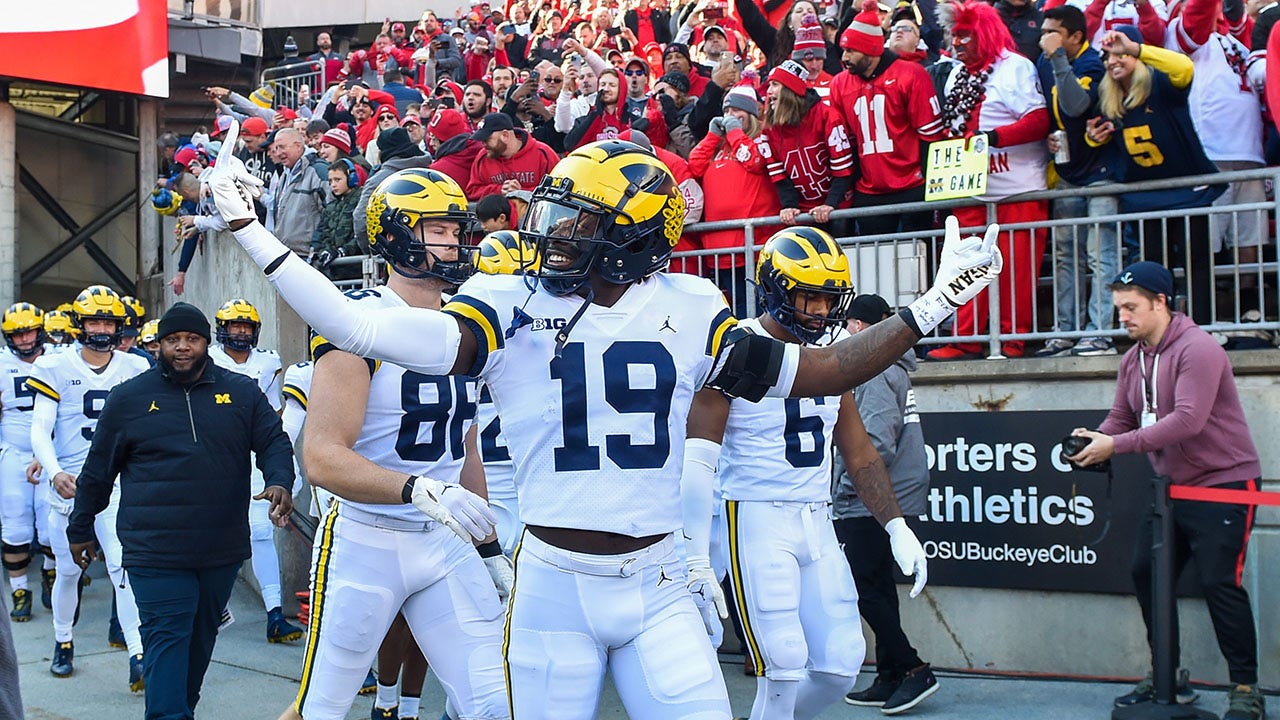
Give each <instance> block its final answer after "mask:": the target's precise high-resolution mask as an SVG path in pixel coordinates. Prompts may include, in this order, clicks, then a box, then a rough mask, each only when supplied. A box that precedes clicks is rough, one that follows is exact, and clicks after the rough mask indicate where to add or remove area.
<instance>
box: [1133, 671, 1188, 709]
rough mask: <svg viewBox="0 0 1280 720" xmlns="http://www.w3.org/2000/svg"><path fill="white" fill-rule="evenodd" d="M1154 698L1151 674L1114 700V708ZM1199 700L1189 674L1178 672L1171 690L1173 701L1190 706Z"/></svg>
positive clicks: (1153, 683) (1153, 682)
mask: <svg viewBox="0 0 1280 720" xmlns="http://www.w3.org/2000/svg"><path fill="white" fill-rule="evenodd" d="M1155 697H1156V686H1155V681H1154V680H1153V679H1152V676H1151V673H1147V676H1146V677H1144V678H1143V679H1142V681H1141V682H1139V683H1138V684H1137V685H1134V686H1133V690H1131V691H1129V693H1128V694H1125V695H1121V696H1120V697H1118V698H1116V700H1115V705H1116V707H1128V706H1129V705H1137V704H1138V703H1144V702H1151V701H1152V700H1154V699H1155ZM1199 698H1200V693H1198V692H1196V691H1195V690H1192V689H1191V672H1190V671H1188V670H1186V669H1185V668H1183V669H1179V670H1178V679H1177V682H1176V684H1175V685H1174V689H1173V699H1174V701H1175V702H1177V703H1178V704H1179V705H1190V704H1191V703H1193V702H1195V701H1196V700H1198V699H1199Z"/></svg>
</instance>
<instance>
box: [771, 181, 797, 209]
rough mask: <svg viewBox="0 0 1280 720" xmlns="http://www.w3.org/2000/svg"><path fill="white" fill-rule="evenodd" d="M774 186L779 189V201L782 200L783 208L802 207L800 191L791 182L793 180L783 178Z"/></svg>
mask: <svg viewBox="0 0 1280 720" xmlns="http://www.w3.org/2000/svg"><path fill="white" fill-rule="evenodd" d="M774 186H775V187H777V188H778V199H780V200H782V207H784V208H798V207H800V191H799V190H797V189H796V186H795V184H794V183H792V182H791V178H782V179H781V180H779V181H777V182H776V183H774Z"/></svg>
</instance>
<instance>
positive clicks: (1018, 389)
mask: <svg viewBox="0 0 1280 720" xmlns="http://www.w3.org/2000/svg"><path fill="white" fill-rule="evenodd" d="M1231 359H1232V362H1233V364H1234V365H1235V368H1236V383H1237V386H1238V387H1239V389H1240V395H1241V398H1242V401H1243V403H1244V409H1245V412H1246V414H1247V416H1248V420H1249V424H1250V430H1251V432H1252V435H1253V440H1254V443H1255V445H1257V447H1258V450H1259V453H1260V454H1261V457H1262V468H1263V478H1264V489H1266V490H1271V491H1280V482H1278V479H1280V446H1278V445H1277V443H1275V442H1274V440H1273V439H1274V438H1275V437H1277V436H1278V434H1277V431H1280V427H1278V426H1280V382H1278V381H1280V374H1278V371H1280V355H1278V354H1277V353H1276V352H1275V351H1273V350H1260V351H1248V352H1234V353H1231ZM1033 363H1034V365H1033ZM1118 365H1119V358H1118V357H1107V358H1065V359H1055V360H1046V361H1026V360H994V361H973V362H957V363H946V364H929V363H925V364H924V365H923V366H922V367H921V369H920V370H919V371H918V372H917V373H916V374H915V375H914V383H915V387H916V398H917V401H918V403H919V407H920V410H921V412H924V413H929V412H967V411H971V412H973V413H974V418H973V420H974V422H975V423H980V422H982V417H983V414H984V413H986V412H991V411H992V410H989V409H988V408H991V407H993V405H994V406H996V407H999V410H996V411H997V412H999V411H1034V410H1083V409H1089V410H1105V409H1106V408H1109V407H1110V406H1111V401H1112V399H1113V397H1114V393H1115V375H1116V368H1117V367H1118ZM1032 369H1034V375H1032V374H1031V373H1030V372H1029V371H1031V370H1032ZM993 399H998V400H1000V401H1002V402H996V403H993ZM1062 430H1063V434H1065V433H1066V432H1067V431H1069V430H1070V428H1063V429H1062ZM1123 480H1124V479H1123V478H1116V482H1122V481H1123ZM1124 521H1125V518H1115V520H1114V522H1116V523H1121V522H1124ZM1130 521H1131V522H1136V518H1134V519H1131V520H1130ZM1278 562H1280V511H1277V509H1276V508H1265V507H1264V508H1259V512H1258V515H1257V524H1256V526H1255V528H1254V531H1253V537H1252V542H1251V543H1250V546H1249V552H1248V555H1247V562H1246V566H1245V573H1244V584H1245V587H1246V589H1247V590H1248V591H1249V593H1250V596H1251V598H1252V600H1253V605H1254V612H1255V613H1256V619H1257V624H1258V639H1259V660H1260V671H1261V682H1262V683H1263V684H1264V685H1270V686H1272V687H1274V686H1276V685H1277V684H1280V605H1278V604H1277V603H1276V602H1275V600H1274V599H1275V598H1276V597H1277V596H1280V575H1277V573H1276V572H1275V571H1274V568H1275V567H1276V565H1277V563H1278ZM1268 568H1270V570H1268ZM905 589H907V586H903V587H901V588H900V591H903V592H900V596H901V599H902V614H903V626H904V628H905V629H906V631H907V634H908V636H909V637H910V638H911V640H912V643H913V644H914V645H915V647H916V649H917V650H919V651H920V654H921V656H922V657H923V658H924V659H925V660H926V661H928V662H932V663H934V664H936V665H939V666H942V667H956V668H973V669H977V670H994V671H1026V672H1043V673H1053V674H1081V675H1091V676H1139V675H1142V674H1143V673H1144V672H1146V670H1147V669H1148V668H1149V666H1150V665H1149V664H1150V658H1149V653H1148V651H1147V646H1146V639H1145V632H1144V629H1143V624H1142V618H1141V615H1140V613H1139V610H1138V603H1137V601H1136V600H1134V599H1133V598H1132V597H1119V596H1111V595H1090V594H1080V593H1051V592H1031V591H1002V590H989V589H975V588H955V587H929V588H926V590H925V591H924V593H923V594H922V595H921V596H920V597H918V598H916V599H914V600H911V599H909V598H907V596H906V593H905ZM1179 607H1180V618H1181V629H1182V665H1183V666H1184V667H1187V668H1189V669H1190V670H1191V676H1192V678H1193V679H1196V680H1204V681H1209V682H1214V683H1226V682H1227V671H1226V664H1225V662H1224V661H1223V659H1222V655H1221V653H1220V652H1219V651H1218V647H1217V641H1216V640H1215V638H1214V635H1213V629H1212V626H1211V625H1210V622H1209V616H1208V613H1207V611H1206V610H1205V606H1204V602H1203V601H1200V600H1183V601H1180V604H1179ZM868 637H870V634H869V633H868ZM868 657H874V655H873V653H872V651H868Z"/></svg>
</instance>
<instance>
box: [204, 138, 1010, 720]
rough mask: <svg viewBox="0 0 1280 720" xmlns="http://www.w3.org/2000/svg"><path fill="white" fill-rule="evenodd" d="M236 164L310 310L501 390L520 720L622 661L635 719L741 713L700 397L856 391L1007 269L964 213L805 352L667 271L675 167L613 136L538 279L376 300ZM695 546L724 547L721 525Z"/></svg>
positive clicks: (223, 196) (230, 172)
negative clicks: (690, 460)
mask: <svg viewBox="0 0 1280 720" xmlns="http://www.w3.org/2000/svg"><path fill="white" fill-rule="evenodd" d="M233 128H234V125H233ZM218 168H219V169H218V171H216V172H214V173H208V174H209V175H210V177H209V178H208V181H207V183H208V184H207V188H208V192H209V193H210V194H211V195H212V196H213V198H214V201H215V203H216V205H217V207H218V210H219V212H220V213H221V214H222V216H223V218H224V219H225V220H227V222H228V223H229V224H230V227H231V228H232V229H233V231H234V234H235V236H236V239H237V241H238V242H240V243H241V246H242V247H244V248H245V250H246V251H247V252H248V253H249V255H250V257H252V258H253V259H254V261H255V262H256V263H258V265H259V267H261V268H263V269H264V271H265V272H266V274H267V276H268V278H269V279H270V280H271V281H272V283H273V284H274V285H275V286H276V289H277V290H278V291H279V292H280V293H281V295H282V296H283V297H284V299H285V300H286V301H287V302H288V303H289V304H290V305H291V306H293V307H294V309H295V310H297V311H298V314H299V315H301V316H302V317H303V319H304V320H306V321H308V322H310V323H311V324H312V325H313V326H314V327H315V328H316V329H317V330H318V331H320V332H322V333H324V335H325V336H326V337H327V338H329V340H330V341H332V342H333V343H334V344H335V345H336V346H338V347H344V348H346V349H347V350H349V351H351V352H355V353H358V354H362V355H370V356H372V357H380V358H383V359H385V360H387V361H390V362H396V363H400V364H403V365H404V366H405V367H407V368H409V369H411V370H414V371H416V372H422V373H427V374H441V373H451V374H468V375H472V376H475V377H479V378H481V379H482V380H483V381H484V382H485V383H486V384H487V385H488V387H489V390H490V392H491V393H492V394H493V399H494V403H495V405H496V407H497V410H498V414H499V415H500V416H501V417H502V422H503V429H504V434H505V436H506V438H507V441H508V443H509V449H510V451H511V456H512V460H513V461H514V463H515V469H516V489H517V492H518V493H519V496H520V515H521V519H522V520H523V521H524V523H525V532H524V534H523V536H522V539H521V544H520V548H519V549H518V550H517V552H516V565H517V568H518V576H519V583H518V584H517V586H516V588H515V589H514V590H513V591H512V595H511V600H510V614H509V620H508V623H509V625H508V632H507V635H506V645H505V648H504V650H505V657H506V662H507V670H508V682H509V688H510V692H511V702H512V706H513V714H514V715H515V716H518V717H558V718H589V717H592V716H593V715H594V714H595V710H596V705H597V702H598V699H599V694H600V690H601V686H602V684H603V680H604V673H605V671H606V669H610V670H611V671H612V675H613V682H614V685H615V687H616V688H617V690H618V694H619V695H620V696H621V698H622V702H623V705H624V707H625V708H626V709H627V712H628V713H629V714H630V715H631V716H632V717H645V718H651V717H661V718H664V719H666V718H686V717H697V718H702V719H706V720H710V719H712V718H714V719H717V720H720V719H724V718H728V717H729V701H728V693H727V691H726V690H725V686H724V680H723V678H722V677H721V674H720V668H719V665H718V663H717V662H716V657H715V652H714V650H713V649H712V646H711V643H709V642H708V641H707V639H706V636H705V631H704V632H699V631H700V630H701V629H704V624H703V621H702V619H701V618H700V617H699V615H700V611H699V608H698V605H697V604H698V603H701V605H702V606H703V607H711V606H713V605H714V609H712V610H710V611H709V613H708V615H709V616H710V617H709V621H711V622H709V623H708V624H712V625H717V626H718V618H716V617H715V616H716V614H717V613H719V614H720V615H724V614H725V611H724V610H723V602H724V600H723V597H722V595H721V594H720V592H719V586H718V584H717V583H716V581H715V578H714V577H713V575H712V572H711V571H710V570H709V569H706V568H702V569H698V570H696V571H693V572H691V573H689V574H688V576H687V577H686V573H685V571H684V566H683V563H682V562H681V559H680V557H679V556H678V555H677V553H676V547H675V540H674V538H673V536H672V534H673V532H674V531H675V530H677V529H679V528H680V526H681V521H682V519H681V488H680V475H681V465H682V462H683V455H684V439H685V422H686V420H687V418H688V412H689V406H690V404H691V402H692V399H693V394H694V392H696V391H697V390H699V389H700V388H702V387H703V386H706V385H710V386H712V387H717V388H720V389H722V390H724V391H726V392H728V393H730V394H732V395H737V396H742V397H747V398H749V399H753V400H759V399H760V398H762V397H764V396H765V395H766V394H769V395H772V396H777V397H784V396H788V395H794V396H796V397H804V396H816V395H831V394H836V393H843V392H846V391H848V390H849V389H851V388H853V387H855V386H856V385H858V384H859V383H861V382H864V381H865V380H868V379H870V378H871V377H874V375H875V374H876V373H878V372H879V371H880V370H882V369H883V368H884V367H887V366H888V364H889V363H891V362H893V361H894V360H896V359H897V358H898V357H900V356H901V353H902V352H904V351H905V350H906V349H907V348H908V347H911V346H912V345H914V344H915V343H916V342H917V341H918V340H919V339H920V338H921V337H922V336H923V335H924V334H925V333H927V332H930V331H932V330H933V329H934V328H935V327H937V325H938V324H939V323H941V322H942V321H943V320H944V319H946V318H947V317H949V316H950V315H951V314H952V312H954V309H955V307H957V306H958V305H960V304H963V303H965V302H967V301H969V300H970V299H971V298H972V297H973V296H974V295H975V294H977V293H978V292H979V291H981V290H982V289H983V288H984V287H986V285H987V284H988V283H990V281H991V279H992V278H994V277H995V276H996V275H997V274H998V272H999V270H1000V267H1001V260H1000V257H999V254H998V252H993V250H992V247H993V246H994V242H995V238H996V230H991V231H989V232H988V236H987V238H985V239H978V238H969V239H966V240H963V241H962V240H961V239H960V238H959V226H958V225H956V224H955V222H954V220H952V221H950V222H949V225H948V235H949V237H948V242H947V243H946V244H945V245H944V252H943V255H942V258H941V260H940V263H939V278H938V283H937V284H936V285H935V286H934V287H933V288H932V289H930V290H929V291H928V292H927V293H925V295H924V296H923V297H922V298H921V299H920V300H918V301H916V303H913V304H912V306H911V307H910V308H908V309H907V310H905V311H903V313H902V314H901V315H900V316H899V317H898V318H897V319H894V320H889V321H886V322H884V323H881V324H880V326H877V327H876V328H875V329H874V330H872V331H870V332H869V334H866V336H865V337H864V334H863V333H859V334H858V335H857V336H855V337H852V338H849V339H847V340H844V341H841V342H839V343H836V344H834V345H831V346H830V347H826V348H801V347H800V346H799V345H795V344H785V343H782V342H780V341H777V340H774V339H772V338H767V337H765V336H762V335H756V334H753V333H749V332H746V331H735V330H734V325H735V324H736V321H735V320H734V318H733V316H732V313H731V312H730V310H729V308H728V306H727V305H726V304H725V302H724V299H723V297H724V296H723V294H722V293H721V292H720V291H719V289H718V288H716V287H715V286H714V285H713V284H711V283H710V282H709V281H707V280H705V279H703V278H698V277H694V276H691V275H684V274H665V273H661V272H660V271H661V270H662V269H663V268H664V267H665V266H666V264H667V261H668V259H669V257H670V254H671V249H672V247H674V246H675V244H676V242H677V241H678V240H679V238H680V234H681V231H682V228H683V224H684V210H685V203H684V198H683V196H682V195H681V193H680V191H679V188H678V186H677V185H676V182H675V178H674V177H673V176H672V175H671V172H670V171H669V170H667V168H666V167H665V166H664V165H662V164H661V163H660V162H659V161H658V160H657V158H656V157H654V156H653V155H652V154H650V153H648V152H646V151H645V150H643V149H641V148H640V147H638V146H636V145H633V144H631V143H627V142H623V141H608V140H606V141H601V142H596V143H592V144H589V145H585V146H583V147H581V148H578V149H576V150H574V151H573V152H571V153H570V154H569V155H568V156H566V157H565V158H564V159H563V160H561V161H560V162H559V163H558V164H557V165H556V166H555V168H553V169H552V171H551V172H550V173H549V174H548V175H547V176H545V177H544V178H543V179H542V181H541V183H540V184H539V186H538V188H537V190H535V192H534V194H533V202H532V203H531V204H530V206H529V210H528V213H527V214H526V215H525V218H524V220H523V222H524V225H523V227H522V228H521V235H522V236H524V237H527V238H528V239H530V240H531V241H534V242H535V245H536V247H537V249H538V257H539V260H540V265H539V269H538V271H537V273H536V274H535V275H534V277H533V278H521V277H508V276H495V275H477V276H474V277H472V278H471V279H470V280H468V281H467V283H466V284H464V285H463V286H462V287H461V288H459V291H458V294H457V295H455V296H454V297H453V299H452V300H451V301H450V302H449V303H448V304H447V305H445V307H444V308H443V309H442V310H441V311H439V312H437V311H434V310H428V309H422V308H389V309H382V310H379V311H376V312H361V311H360V310H358V309H357V308H355V307H354V306H351V305H348V304H346V303H344V302H343V300H342V296H341V293H340V292H338V290H337V289H336V288H334V287H332V285H331V284H329V282H328V281H327V279H326V278H325V277H324V276H323V275H321V274H320V273H318V272H316V271H315V270H314V269H313V268H310V267H309V266H307V265H306V263H305V262H303V261H302V260H300V259H298V258H297V257H296V256H294V255H293V254H292V253H291V252H289V250H288V248H286V247H285V246H284V245H283V244H282V243H280V241H279V240H277V239H276V238H275V237H274V236H273V235H271V233H270V232H268V231H267V230H266V228H264V227H262V226H261V224H259V223H257V222H256V217H255V216H254V214H253V211H252V209H251V203H250V200H251V198H252V196H253V194H254V192H256V190H257V189H258V187H259V182H258V181H257V180H256V178H253V176H251V175H250V174H249V173H248V172H247V171H245V170H243V169H242V168H241V167H239V166H237V165H236V164H235V161H234V160H233V159H231V156H230V155H228V156H227V162H225V163H224V162H223V159H222V158H219V162H218ZM532 279H536V283H535V282H529V284H526V280H532ZM385 482H386V483H387V484H392V483H393V482H394V480H393V479H391V478H387V479H386V481H385ZM406 485H407V486H408V487H407V488H406V490H405V492H406V493H407V492H411V491H412V486H413V483H406ZM388 491H389V489H388ZM710 492H711V491H710V488H707V489H706V495H707V497H708V499H707V500H706V501H705V503H706V504H707V505H709V503H710V500H709V497H710ZM445 497H446V498H447V497H448V496H447V495H446V496H445ZM428 499H437V500H438V498H435V496H434V495H433V496H432V498H428ZM691 500H692V499H691ZM434 512H435V513H436V514H438V515H442V516H446V517H447V508H444V507H443V506H441V507H440V508H439V509H436V510H434ZM708 517H709V511H708ZM708 522H709V521H708ZM689 542H690V545H691V546H692V549H691V550H690V553H691V554H698V555H705V554H706V553H707V544H708V542H709V539H708V537H706V536H705V535H704V536H702V537H700V538H693V539H691V540H690V541H689ZM714 629H715V628H707V630H714Z"/></svg>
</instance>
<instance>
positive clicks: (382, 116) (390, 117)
mask: <svg viewBox="0 0 1280 720" xmlns="http://www.w3.org/2000/svg"><path fill="white" fill-rule="evenodd" d="M395 119H396V116H395V115H379V116H378V122H382V121H383V120H395Z"/></svg>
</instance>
